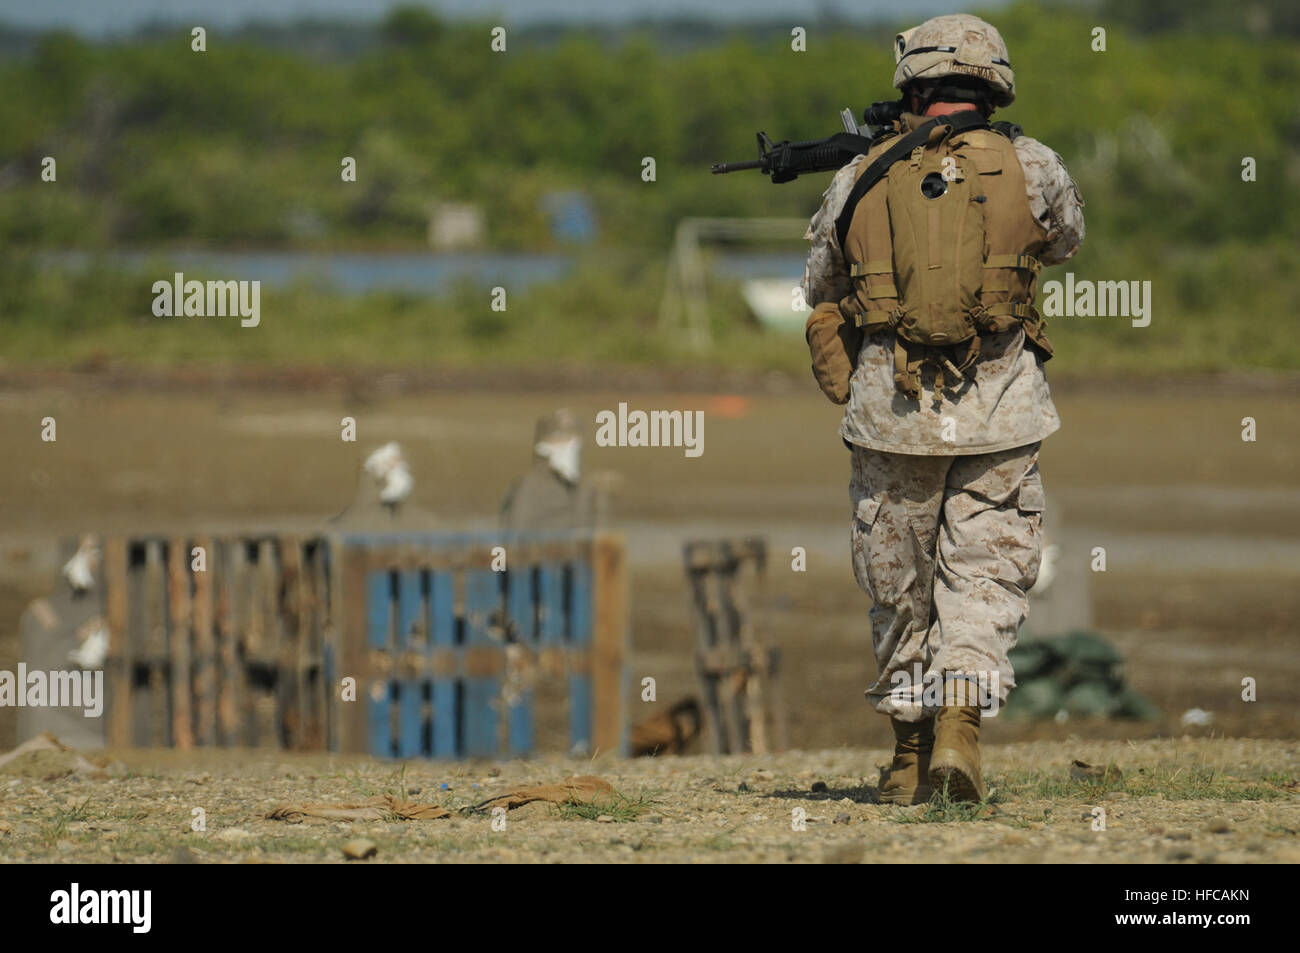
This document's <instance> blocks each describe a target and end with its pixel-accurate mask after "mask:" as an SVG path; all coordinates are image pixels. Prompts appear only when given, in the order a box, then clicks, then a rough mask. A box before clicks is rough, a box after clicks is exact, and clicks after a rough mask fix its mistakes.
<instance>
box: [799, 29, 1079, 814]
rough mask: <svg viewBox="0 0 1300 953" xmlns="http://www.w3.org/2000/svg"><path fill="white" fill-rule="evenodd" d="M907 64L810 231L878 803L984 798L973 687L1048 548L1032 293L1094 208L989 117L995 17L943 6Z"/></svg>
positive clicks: (822, 372) (1008, 77) (810, 289)
mask: <svg viewBox="0 0 1300 953" xmlns="http://www.w3.org/2000/svg"><path fill="white" fill-rule="evenodd" d="M895 58H896V60H897V70H896V72H895V74H894V85H895V87H897V88H898V89H900V90H901V91H902V94H903V106H904V113H903V116H902V119H901V120H900V121H899V122H898V123H897V125H896V129H895V131H894V132H893V133H892V134H891V135H887V136H884V137H882V138H881V139H880V140H878V141H877V142H875V143H873V145H872V147H871V149H870V150H869V151H868V153H867V154H866V155H865V156H859V157H857V158H856V159H854V160H853V162H851V163H850V164H849V165H847V166H846V167H845V168H844V169H842V170H841V171H840V172H839V173H838V174H837V175H836V177H835V179H834V181H833V182H832V183H831V186H830V188H829V189H828V190H827V191H826V194H825V198H824V201H823V203H822V207H821V209H820V210H819V211H818V212H817V214H816V215H815V216H814V217H813V219H812V223H811V225H810V227H809V229H808V233H807V235H806V236H805V237H807V238H808V239H809V240H810V242H811V244H812V247H811V252H810V254H809V257H808V264H807V268H806V271H805V275H804V294H805V296H806V298H807V300H808V301H809V303H811V304H812V305H814V306H815V307H814V311H813V314H812V316H811V317H810V319H809V327H808V340H809V345H810V347H811V348H812V350H813V369H814V372H815V373H817V375H818V379H819V382H820V383H821V384H822V388H823V390H824V391H826V393H827V395H828V396H830V397H831V399H832V400H835V401H836V402H837V403H845V404H847V406H846V407H845V411H844V416H843V420H842V423H841V425H840V435H841V437H842V439H843V441H844V443H845V445H846V446H847V447H848V448H849V450H850V452H851V454H852V464H851V478H850V483H849V499H850V503H851V504H852V508H853V514H852V529H851V540H852V553H853V570H854V575H855V576H856V578H857V582H858V584H859V586H860V587H861V588H862V589H863V590H864V591H865V592H866V593H867V594H868V595H869V596H870V597H871V598H872V601H873V605H872V609H871V613H870V619H871V637H872V646H873V649H874V652H875V656H876V661H877V664H878V667H879V677H878V678H877V679H876V681H875V683H874V684H872V685H871V686H870V687H869V688H868V689H867V691H866V696H867V699H868V701H869V703H870V704H871V705H872V706H873V707H874V708H875V709H876V710H877V711H880V712H883V713H885V714H887V715H889V716H890V719H891V721H892V724H893V728H894V736H895V741H896V744H895V748H894V759H893V763H892V764H891V765H890V767H889V769H888V770H887V771H886V772H884V774H883V776H882V778H881V799H882V800H883V801H885V802H887V803H894V804H914V803H920V802H922V801H925V800H928V799H929V798H930V796H931V793H932V791H934V790H936V789H942V790H946V791H947V793H948V795H949V796H950V797H953V798H956V799H961V800H980V799H983V798H984V797H985V793H986V792H985V786H984V781H983V778H982V776H981V772H980V753H979V728H980V717H981V706H980V704H979V702H980V698H979V695H980V692H979V689H983V690H984V691H986V692H991V697H989V696H986V699H985V707H988V705H989V704H992V705H997V704H999V703H1001V702H1002V701H1005V699H1006V696H1007V692H1008V691H1009V690H1010V689H1011V688H1012V687H1013V685H1014V680H1013V673H1012V670H1011V666H1010V664H1009V662H1008V661H1007V652H1008V650H1009V649H1010V648H1011V647H1012V646H1013V645H1014V644H1015V641H1016V634H1017V630H1018V629H1019V627H1020V625H1021V623H1022V622H1023V621H1024V619H1025V616H1026V614H1027V611H1028V603H1027V600H1026V596H1025V593H1026V591H1027V590H1028V589H1029V588H1031V587H1032V586H1033V584H1034V581H1035V578H1036V577H1037V575H1038V569H1039V561H1040V557H1041V552H1042V539H1041V533H1042V519H1043V485H1042V478H1041V476H1040V474H1039V470H1038V450H1039V446H1040V444H1041V442H1042V440H1043V439H1044V438H1045V437H1047V436H1048V435H1049V434H1051V433H1053V432H1054V431H1056V430H1057V428H1058V427H1059V426H1060V421H1059V420H1058V418H1057V414H1056V408H1055V407H1054V406H1053V405H1052V399H1051V395H1050V393H1049V391H1048V387H1047V379H1046V377H1045V375H1044V370H1043V364H1044V362H1045V361H1046V360H1047V359H1048V358H1050V357H1051V353H1052V349H1051V344H1050V343H1049V342H1048V340H1047V338H1046V336H1045V335H1044V334H1043V329H1044V326H1045V325H1044V323H1043V321H1042V320H1041V318H1040V317H1039V315H1038V312H1037V311H1036V310H1035V309H1034V307H1033V298H1034V292H1035V290H1036V285H1037V277H1038V273H1039V271H1040V270H1041V268H1042V267H1043V265H1053V264H1058V263H1060V262H1063V261H1065V260H1067V259H1068V258H1070V257H1071V256H1072V255H1074V253H1075V252H1076V251H1077V250H1078V248H1079V245H1080V243H1081V242H1082V241H1083V234H1084V225H1083V214H1082V211H1081V209H1082V207H1083V200H1082V198H1081V197H1080V195H1079V191H1078V188H1077V187H1076V186H1075V184H1074V181H1073V180H1072V179H1071V178H1070V175H1069V173H1068V172H1067V171H1066V168H1065V165H1064V164H1063V163H1062V161H1061V158H1060V156H1058V155H1057V154H1056V153H1055V152H1053V151H1052V150H1051V149H1049V148H1048V147H1047V146H1045V145H1043V144H1042V143H1040V142H1038V141H1036V140H1034V139H1031V138H1029V137H1027V136H1024V135H1019V129H1018V128H1017V127H1013V126H1010V125H1009V124H1005V123H999V124H997V126H995V127H990V125H989V116H990V115H991V114H992V112H993V110H994V109H995V108H996V107H999V106H1006V105H1009V104H1010V103H1011V102H1012V100H1013V99H1014V98H1015V77H1014V74H1013V73H1012V69H1011V63H1010V57H1009V56H1008V53H1007V49H1006V46H1005V44H1004V43H1003V41H1002V37H1001V36H1000V35H999V33H998V31H997V30H996V29H995V28H994V27H993V26H991V25H990V24H988V23H985V22H984V21H983V20H980V19H978V18H976V17H972V16H965V15H954V16H941V17H936V18H934V19H931V20H927V21H926V22H925V23H923V24H921V25H920V26H919V27H916V28H915V29H913V30H910V31H908V32H907V33H905V34H900V35H899V36H898V37H897V38H896V41H895ZM918 674H919V675H920V678H918V677H917V676H918Z"/></svg>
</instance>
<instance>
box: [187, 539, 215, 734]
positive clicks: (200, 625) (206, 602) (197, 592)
mask: <svg viewBox="0 0 1300 953" xmlns="http://www.w3.org/2000/svg"><path fill="white" fill-rule="evenodd" d="M194 545H195V546H197V547H199V548H200V549H201V550H202V551H203V568H202V569H201V570H199V571H197V572H193V579H194V727H195V732H194V735H195V742H196V743H197V744H200V745H214V744H216V743H217V641H216V633H215V631H214V621H215V605H214V600H213V584H212V581H213V575H214V573H215V572H216V566H215V565H214V563H213V559H214V553H213V551H212V537H210V536H200V537H198V538H197V539H195V540H194ZM191 562H192V558H191Z"/></svg>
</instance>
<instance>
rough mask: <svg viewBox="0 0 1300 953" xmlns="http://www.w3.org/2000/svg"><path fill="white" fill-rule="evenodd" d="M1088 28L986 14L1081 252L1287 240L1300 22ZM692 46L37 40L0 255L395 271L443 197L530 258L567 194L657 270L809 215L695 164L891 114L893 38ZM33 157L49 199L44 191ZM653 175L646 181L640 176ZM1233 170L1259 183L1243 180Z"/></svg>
mask: <svg viewBox="0 0 1300 953" xmlns="http://www.w3.org/2000/svg"><path fill="white" fill-rule="evenodd" d="M1093 6H1094V7H1095V8H1094V9H1089V8H1088V7H1084V8H1076V7H1073V6H1068V5H1051V6H1047V7H1043V6H1035V5H1031V4H1026V3H1022V4H1018V5H1015V6H1012V7H1010V8H1007V9H1004V10H1001V11H998V12H997V13H996V14H992V15H990V16H991V19H993V21H994V22H995V23H997V24H998V26H999V28H1000V29H1001V31H1002V32H1003V34H1004V36H1005V37H1006V40H1007V43H1008V45H1009V47H1010V49H1011V52H1012V61H1013V63H1014V64H1015V67H1016V71H1017V77H1018V80H1019V97H1018V99H1017V102H1016V103H1015V104H1014V105H1013V106H1012V107H1010V108H1009V109H1008V110H1005V111H1004V113H1005V115H1004V118H1010V119H1013V120H1015V121H1017V122H1019V123H1020V124H1021V125H1022V126H1023V127H1024V128H1025V130H1026V132H1027V134H1029V135H1032V136H1035V137H1037V138H1040V139H1042V140H1043V141H1045V142H1047V143H1049V144H1050V145H1051V146H1052V147H1053V148H1055V149H1056V150H1057V151H1058V152H1060V153H1061V154H1062V155H1063V156H1065V158H1066V160H1067V162H1068V163H1069V164H1070V166H1071V169H1072V170H1073V171H1074V172H1075V175H1076V179H1077V180H1078V181H1079V185H1080V187H1081V189H1082V191H1083V193H1084V195H1085V197H1086V198H1087V201H1088V213H1089V215H1088V219H1089V231H1090V234H1092V235H1111V236H1115V237H1122V236H1140V237H1141V239H1142V243H1143V245H1144V246H1148V247H1159V246H1162V245H1164V244H1178V245H1182V244H1187V243H1191V244H1207V243H1217V242H1221V241H1224V240H1226V239H1231V238H1240V239H1242V240H1258V239H1262V238H1266V237H1268V236H1270V235H1285V236H1287V237H1290V238H1294V237H1296V234H1297V225H1296V218H1295V216H1287V215H1278V214H1277V210H1278V209H1280V208H1294V207H1295V206H1296V201H1295V200H1296V190H1297V185H1298V184H1300V165H1298V164H1297V160H1296V152H1297V147H1298V146H1300V109H1298V108H1297V105H1296V101H1295V99H1294V90H1295V89H1296V88H1297V86H1298V85H1300V83H1298V81H1300V52H1298V47H1297V44H1296V40H1295V30H1296V19H1297V18H1296V15H1295V14H1294V13H1293V12H1292V7H1293V6H1294V5H1292V4H1288V3H1281V2H1274V3H1255V4H1253V5H1252V4H1246V5H1244V6H1242V7H1241V8H1240V9H1238V8H1237V7H1232V8H1230V9H1229V10H1228V14H1229V15H1228V16H1227V18H1226V19H1225V18H1224V17H1222V16H1220V15H1219V14H1220V13H1221V12H1222V11H1223V10H1224V9H1225V7H1226V5H1225V4H1222V3H1204V2H1199V3H1198V2H1186V0H1179V2H1174V0H1157V2H1154V3H1144V4H1132V3H1120V2H1112V0H1106V2H1103V3H1100V4H1096V5H1093ZM1234 24H1235V25H1236V26H1237V27H1238V28H1237V29H1229V27H1232V26H1233V25H1234ZM1251 24H1253V27H1252V26H1251ZM1261 24H1265V25H1266V26H1265V27H1264V28H1262V29H1261ZM1267 24H1272V26H1271V27H1269V26H1267ZM1095 25H1101V26H1105V27H1107V30H1108V37H1107V49H1106V51H1105V52H1104V53H1100V52H1094V51H1093V50H1092V49H1091V30H1092V28H1093V26H1095ZM697 27H698V25H692V24H688V23H683V24H678V25H677V26H676V27H673V26H671V25H669V26H663V25H661V26H660V27H658V28H657V29H656V30H649V29H646V30H641V31H633V32H631V33H626V34H623V35H614V34H610V33H608V32H606V33H594V34H590V35H588V34H586V33H584V32H583V31H579V30H575V31H569V32H568V33H566V34H563V35H545V34H544V35H543V38H544V40H545V42H541V41H539V42H536V43H532V42H530V40H529V35H528V34H527V33H524V34H521V35H515V34H511V35H510V37H509V48H508V51H507V52H506V53H493V52H491V51H490V50H489V46H488V40H489V36H488V31H489V28H490V25H489V24H487V23H473V24H470V23H462V22H455V23H452V22H445V21H442V20H439V19H437V18H436V17H435V16H433V15H432V14H430V13H428V12H426V11H424V10H422V9H418V8H409V9H401V10H398V11H396V12H394V13H392V14H391V15H390V16H389V17H388V18H387V19H386V20H385V21H384V22H383V23H382V24H381V25H380V27H379V28H378V30H377V31H376V34H375V35H376V42H374V43H372V44H369V45H368V46H365V47H361V48H358V49H355V50H353V51H352V52H351V54H350V55H336V56H333V57H330V58H327V59H322V58H321V57H320V56H319V55H312V54H311V53H300V52H295V51H294V50H292V49H290V48H288V47H287V45H286V43H285V42H284V41H285V40H286V31H285V29H284V28H281V30H280V31H279V32H277V33H273V34H272V37H273V38H275V39H276V42H261V41H259V39H258V35H257V34H253V33H249V32H244V33H241V34H239V35H238V36H236V37H225V36H220V35H214V36H210V37H209V38H208V52H206V53H193V52H191V51H190V44H189V37H188V35H187V34H185V33H182V32H167V33H163V34H157V33H155V34H151V35H148V36H147V37H145V38H136V39H134V40H131V41H127V42H122V43H115V44H89V43H86V42H84V41H82V40H80V39H77V38H76V37H74V36H72V35H69V34H62V33H55V34H47V35H44V36H42V37H40V38H39V39H38V40H36V42H35V44H34V48H33V49H31V50H30V52H29V53H28V54H26V55H18V56H11V57H9V58H7V59H6V60H5V61H3V62H0V82H3V85H4V88H5V90H6V96H5V97H4V98H3V100H2V101H0V130H3V136H2V137H0V143H3V144H2V145H0V189H3V191H2V192H0V195H2V196H3V202H2V203H0V235H3V238H4V240H5V241H6V242H18V243H36V244H40V245H45V246H68V245H75V246H80V247H97V246H109V245H123V244H125V245H165V244H168V243H172V242H184V243H187V244H206V245H222V246H227V245H235V244H238V245H259V246H273V245H290V244H296V245H304V244H307V245H310V244H328V245H331V246H337V245H370V246H399V245H405V246H408V247H410V246H416V245H419V244H422V243H423V240H424V233H425V214H426V207H427V204H428V203H429V202H430V201H434V200H456V201H471V202H477V203H480V204H481V205H482V206H483V207H484V210H485V213H486V220H487V223H488V228H489V238H490V241H491V244H492V245H493V247H498V248H542V247H546V246H548V245H549V244H550V243H551V239H550V237H549V234H548V230H547V228H546V223H545V219H544V216H543V214H542V213H541V211H540V210H539V208H538V199H539V197H540V195H541V194H542V193H544V192H546V191H548V190H552V189H558V188H572V187H577V188H582V189H586V190H588V191H589V192H591V193H592V195H593V196H594V198H595V200H596V204H597V208H598V209H599V211H600V215H601V219H602V221H603V223H604V226H605V232H606V234H605V240H606V241H607V242H613V243H616V244H622V245H627V246H636V247H640V246H644V245H647V244H648V245H651V246H662V245H664V244H665V243H666V242H667V241H668V240H669V238H670V236H671V234H672V228H673V226H674V225H675V223H676V221H677V220H678V219H679V218H680V217H682V216H685V215H742V216H744V215H798V216H803V215H807V214H809V213H810V212H811V211H812V210H813V209H814V208H815V207H816V205H817V203H818V200H819V197H820V196H819V193H820V190H821V189H822V188H824V187H825V184H826V181H827V178H828V177H813V178H810V179H808V180H806V181H801V182H798V183H794V184H792V185H787V186H782V187H779V188H775V187H771V186H769V185H768V184H767V183H766V182H764V181H763V180H761V179H760V178H759V177H758V176H757V175H753V176H746V175H734V176H730V177H726V178H715V177H712V176H710V175H709V174H708V166H709V163H710V162H712V161H715V160H719V159H741V158H749V157H751V155H752V154H753V152H754V148H755V147H754V133H755V131H756V130H758V129H760V128H761V129H764V130H766V131H767V132H769V133H770V134H772V135H773V136H774V137H776V138H786V137H789V138H813V137H818V136H822V135H828V134H830V133H832V132H835V131H837V129H838V126H839V122H838V118H837V115H836V114H837V112H838V110H839V108H840V107H841V106H845V105H850V106H852V107H853V108H854V110H855V111H858V112H860V111H861V109H862V108H863V107H864V106H866V105H867V104H869V103H870V102H872V101H873V100H878V99H891V98H894V93H893V90H892V89H891V86H890V79H891V77H892V73H893V62H892V55H891V52H890V44H889V39H890V37H891V36H892V29H891V28H882V29H875V30H869V31H867V30H862V29H860V28H849V27H839V28H834V29H832V28H830V27H825V28H823V27H818V26H817V25H815V24H814V25H811V26H810V27H809V36H808V50H809V52H807V53H795V52H792V51H791V49H790V42H789V40H790V38H789V32H788V27H782V26H779V25H773V26H772V27H771V29H769V30H767V31H755V29H754V28H752V27H751V28H748V29H747V30H746V31H744V32H735V31H733V32H730V33H727V32H718V30H717V28H716V27H713V28H710V29H711V30H712V31H713V36H712V42H710V43H709V44H707V45H705V46H699V45H685V46H684V48H682V49H679V50H674V49H673V48H672V44H671V43H669V42H667V41H666V40H665V36H667V37H671V36H672V35H673V31H674V29H676V30H680V31H685V32H686V35H687V36H692V35H694V34H693V33H692V32H691V31H693V30H695V29H697ZM1284 27H1285V29H1283V28H1284ZM313 35H319V34H313ZM679 45H683V44H679ZM46 155H52V156H54V157H56V158H57V160H58V171H59V183H60V184H59V186H58V187H57V188H55V187H50V186H48V185H45V184H43V183H42V182H41V181H40V177H39V171H40V160H41V158H42V157H43V156H46ZM343 156H354V157H355V158H356V159H357V164H358V181H357V182H356V183H343V182H341V181H340V177H339V170H340V160H341V159H342V157H343ZM646 156H652V157H654V158H655V160H656V163H657V181H655V182H653V183H646V182H643V181H642V180H641V177H640V173H641V162H642V159H643V157H646ZM1245 156H1251V157H1253V158H1254V159H1255V160H1256V162H1257V166H1258V172H1257V176H1258V181H1257V182H1256V183H1253V184H1247V183H1243V182H1242V181H1241V176H1240V171H1241V162H1242V159H1243V157H1245ZM304 223H307V224H306V225H304Z"/></svg>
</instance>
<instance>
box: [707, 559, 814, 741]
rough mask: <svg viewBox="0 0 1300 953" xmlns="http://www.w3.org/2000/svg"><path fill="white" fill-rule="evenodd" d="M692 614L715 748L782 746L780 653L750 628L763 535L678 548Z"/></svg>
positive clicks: (760, 569) (783, 719) (709, 731)
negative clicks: (693, 614)
mask: <svg viewBox="0 0 1300 953" xmlns="http://www.w3.org/2000/svg"><path fill="white" fill-rule="evenodd" d="M683 555H684V562H685V567H686V579H687V582H688V584H689V585H690V590H691V600H692V604H693V606H694V608H695V621H696V653H695V664H696V671H697V673H698V675H699V679H700V691H701V694H702V696H703V699H704V721H705V724H706V728H705V731H706V733H707V734H709V735H710V736H711V737H712V739H713V747H714V750H715V751H716V752H717V753H719V754H735V753H741V752H749V753H753V754H766V753H768V752H770V751H773V750H777V751H779V750H782V749H784V748H785V747H787V744H788V742H787V738H786V715H785V705H784V697H783V695H782V693H781V690H780V680H779V677H778V676H779V674H780V653H779V651H778V650H777V649H776V648H774V647H772V646H769V645H765V644H762V643H760V642H759V641H758V639H757V638H756V636H755V634H754V627H753V620H752V618H751V606H752V602H753V599H754V598H755V596H756V593H757V590H758V588H759V586H760V584H761V580H762V575H763V568H764V564H765V562H766V558H767V547H766V544H765V543H764V541H763V540H761V539H755V538H747V539H739V540H730V539H724V540H695V541H692V542H688V543H687V544H686V546H685V550H684V554H683Z"/></svg>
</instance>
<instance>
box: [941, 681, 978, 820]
mask: <svg viewBox="0 0 1300 953" xmlns="http://www.w3.org/2000/svg"><path fill="white" fill-rule="evenodd" d="M945 687H946V688H947V690H948V693H947V694H945V696H944V700H945V701H947V702H950V703H951V704H946V705H944V706H943V707H942V708H940V709H939V714H938V715H936V716H935V719H934V752H933V754H932V755H931V756H930V784H931V785H933V787H934V790H936V791H943V790H944V789H945V786H946V788H947V791H948V797H949V798H951V799H952V800H954V801H982V800H984V797H985V794H986V793H987V792H986V791H985V788H984V778H983V777H982V776H981V774H980V710H979V708H978V706H976V705H966V704H962V703H963V702H966V701H973V700H974V699H973V697H971V696H973V695H974V689H973V688H971V686H970V683H969V682H967V681H965V680H961V681H953V682H949V683H948V685H947V686H945Z"/></svg>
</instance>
